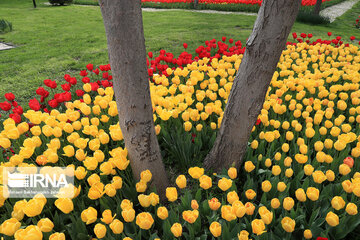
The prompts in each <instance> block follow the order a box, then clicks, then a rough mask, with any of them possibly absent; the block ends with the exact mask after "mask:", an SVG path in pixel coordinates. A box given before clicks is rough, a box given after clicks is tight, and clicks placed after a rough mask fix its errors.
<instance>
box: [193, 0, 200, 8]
mask: <svg viewBox="0 0 360 240" xmlns="http://www.w3.org/2000/svg"><path fill="white" fill-rule="evenodd" d="M198 3H199V0H194V8H195V9H197V7H198Z"/></svg>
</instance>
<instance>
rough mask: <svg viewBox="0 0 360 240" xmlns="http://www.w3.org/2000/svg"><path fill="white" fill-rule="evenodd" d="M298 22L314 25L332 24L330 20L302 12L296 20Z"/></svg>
mask: <svg viewBox="0 0 360 240" xmlns="http://www.w3.org/2000/svg"><path fill="white" fill-rule="evenodd" d="M296 21H298V22H302V23H308V24H313V25H318V24H329V23H330V19H329V18H327V17H323V16H320V15H317V14H314V13H312V12H309V11H300V12H299V14H298V16H297V18H296Z"/></svg>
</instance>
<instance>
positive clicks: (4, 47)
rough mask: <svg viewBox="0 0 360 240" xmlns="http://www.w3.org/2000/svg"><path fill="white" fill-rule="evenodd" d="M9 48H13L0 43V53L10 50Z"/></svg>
mask: <svg viewBox="0 0 360 240" xmlns="http://www.w3.org/2000/svg"><path fill="white" fill-rule="evenodd" d="M11 48H14V47H13V46H10V45H7V44H5V43H2V42H0V51H1V50H6V49H11Z"/></svg>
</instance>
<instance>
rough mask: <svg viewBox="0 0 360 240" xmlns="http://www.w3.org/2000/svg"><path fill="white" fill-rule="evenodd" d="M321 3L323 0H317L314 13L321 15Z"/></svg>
mask: <svg viewBox="0 0 360 240" xmlns="http://www.w3.org/2000/svg"><path fill="white" fill-rule="evenodd" d="M321 3H322V0H316V4H315V8H314V14H316V15H319V13H320V9H321Z"/></svg>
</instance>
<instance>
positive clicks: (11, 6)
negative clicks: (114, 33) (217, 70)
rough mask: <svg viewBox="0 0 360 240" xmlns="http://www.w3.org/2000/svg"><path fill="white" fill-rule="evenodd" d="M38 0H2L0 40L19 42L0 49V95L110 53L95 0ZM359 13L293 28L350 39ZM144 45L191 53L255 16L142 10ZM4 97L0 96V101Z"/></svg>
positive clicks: (29, 91)
mask: <svg viewBox="0 0 360 240" xmlns="http://www.w3.org/2000/svg"><path fill="white" fill-rule="evenodd" d="M43 2H46V1H44V0H42V1H37V3H38V8H37V9H34V8H33V7H32V2H31V1H27V0H2V1H1V2H0V16H1V17H2V18H4V19H7V20H8V21H10V22H12V24H13V31H12V32H9V33H6V34H2V35H0V41H3V42H8V43H11V44H14V45H16V46H17V48H15V49H11V50H5V51H1V52H0V79H1V84H0V96H3V94H4V93H5V92H8V91H12V92H13V93H15V94H16V96H17V97H18V100H20V102H21V103H23V104H24V103H25V101H26V100H27V99H30V98H32V97H34V95H33V94H34V91H35V90H36V88H37V87H38V86H39V85H40V84H41V83H42V81H43V80H44V79H47V78H50V79H55V80H59V81H60V80H61V81H64V80H63V76H64V74H66V73H72V74H75V73H76V74H77V71H78V70H81V69H84V68H85V65H86V64H88V63H90V62H91V63H94V64H106V63H108V54H107V46H106V37H105V31H104V26H103V23H102V17H101V13H100V9H99V8H98V7H96V6H78V5H71V6H64V7H59V6H56V7H54V6H48V5H44V4H43ZM359 15H360V3H358V4H357V5H356V6H355V7H354V8H353V10H352V11H349V12H348V13H347V14H345V15H344V16H342V17H341V18H340V19H339V20H336V21H335V22H334V23H332V24H329V25H326V26H311V25H308V24H303V23H296V24H295V26H294V28H293V31H296V32H305V33H308V32H311V33H313V34H314V39H317V38H326V37H327V35H326V33H327V32H328V31H332V32H333V33H334V34H337V35H340V36H342V37H343V38H346V39H349V37H350V36H351V35H354V36H355V37H356V38H357V39H359V38H360V31H358V30H357V29H355V28H354V26H353V24H354V22H355V19H356V18H357V16H359ZM143 18H144V29H145V39H146V47H147V50H148V51H154V52H156V51H159V50H160V49H162V48H163V49H165V50H167V51H171V52H173V53H174V54H175V55H176V54H179V53H180V52H181V51H183V47H182V43H183V42H187V43H188V44H189V48H188V51H189V52H191V53H194V50H195V48H196V47H197V46H199V45H201V44H204V41H205V40H209V39H212V38H216V39H221V37H222V36H226V37H227V38H234V39H236V40H242V41H245V40H246V38H247V37H248V36H249V34H250V33H251V30H252V25H253V23H254V21H255V19H256V17H255V16H244V15H232V14H229V15H222V14H205V13H194V12H184V11H181V10H174V11H168V12H161V13H160V12H144V13H143ZM2 99H3V98H2V97H1V98H0V101H3V100H2Z"/></svg>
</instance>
